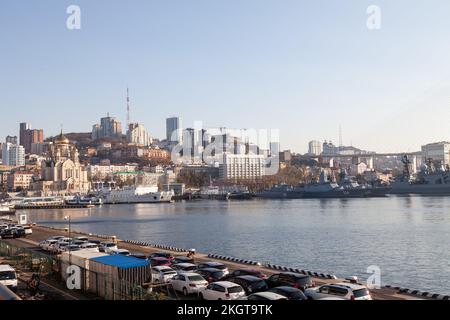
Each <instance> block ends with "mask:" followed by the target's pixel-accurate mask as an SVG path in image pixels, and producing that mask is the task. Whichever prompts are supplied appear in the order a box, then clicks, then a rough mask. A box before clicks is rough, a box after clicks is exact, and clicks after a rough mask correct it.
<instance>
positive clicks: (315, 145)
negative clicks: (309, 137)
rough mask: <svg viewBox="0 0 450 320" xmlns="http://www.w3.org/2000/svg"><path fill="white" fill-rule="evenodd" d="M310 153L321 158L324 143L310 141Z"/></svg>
mask: <svg viewBox="0 0 450 320" xmlns="http://www.w3.org/2000/svg"><path fill="white" fill-rule="evenodd" d="M308 153H309V154H310V155H315V156H320V154H321V153H322V143H321V142H320V141H316V140H313V141H310V142H309V143H308Z"/></svg>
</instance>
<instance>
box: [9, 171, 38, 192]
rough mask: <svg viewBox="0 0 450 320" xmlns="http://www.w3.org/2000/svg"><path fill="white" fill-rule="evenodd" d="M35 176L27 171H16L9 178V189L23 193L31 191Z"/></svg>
mask: <svg viewBox="0 0 450 320" xmlns="http://www.w3.org/2000/svg"><path fill="white" fill-rule="evenodd" d="M33 176H34V174H33V173H32V172H27V171H14V172H12V173H11V174H10V175H9V176H8V189H9V190H11V191H22V190H28V189H30V186H31V184H32V182H33Z"/></svg>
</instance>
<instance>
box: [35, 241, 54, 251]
mask: <svg viewBox="0 0 450 320" xmlns="http://www.w3.org/2000/svg"><path fill="white" fill-rule="evenodd" d="M56 243H58V240H55V239H47V240H44V241H41V242H39V247H40V248H41V249H42V250H44V251H50V250H51V247H52V246H53V245H55V244H56Z"/></svg>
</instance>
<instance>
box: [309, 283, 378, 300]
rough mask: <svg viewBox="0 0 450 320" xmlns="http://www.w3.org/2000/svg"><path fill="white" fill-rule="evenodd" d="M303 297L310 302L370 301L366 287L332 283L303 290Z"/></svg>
mask: <svg viewBox="0 0 450 320" xmlns="http://www.w3.org/2000/svg"><path fill="white" fill-rule="evenodd" d="M305 296H307V297H308V299H312V300H322V299H324V298H340V299H343V300H372V296H371V295H370V292H369V290H368V289H367V287H366V286H363V285H361V284H356V283H347V282H341V283H333V284H325V285H322V286H320V287H315V288H309V289H306V290H305Z"/></svg>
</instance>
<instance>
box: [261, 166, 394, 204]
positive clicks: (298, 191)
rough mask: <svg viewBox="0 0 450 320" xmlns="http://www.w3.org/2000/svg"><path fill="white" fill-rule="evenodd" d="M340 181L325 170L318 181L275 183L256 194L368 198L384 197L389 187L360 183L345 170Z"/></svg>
mask: <svg viewBox="0 0 450 320" xmlns="http://www.w3.org/2000/svg"><path fill="white" fill-rule="evenodd" d="M340 176H341V183H340V184H337V183H336V182H332V181H330V180H329V178H328V176H327V174H326V173H325V171H323V170H322V171H321V172H320V178H319V182H316V183H309V184H305V185H298V186H297V187H291V186H289V185H287V184H281V185H276V186H274V187H273V188H272V189H270V190H267V191H263V192H261V193H259V194H258V195H257V196H258V197H261V198H275V199H315V198H316V199H326V198H369V197H385V196H386V195H387V193H388V192H389V190H390V188H389V187H374V186H370V185H365V184H364V185H360V184H358V183H357V182H355V181H352V180H351V179H350V178H348V177H347V175H346V172H345V170H342V171H341V174H340Z"/></svg>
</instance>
